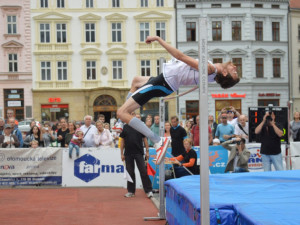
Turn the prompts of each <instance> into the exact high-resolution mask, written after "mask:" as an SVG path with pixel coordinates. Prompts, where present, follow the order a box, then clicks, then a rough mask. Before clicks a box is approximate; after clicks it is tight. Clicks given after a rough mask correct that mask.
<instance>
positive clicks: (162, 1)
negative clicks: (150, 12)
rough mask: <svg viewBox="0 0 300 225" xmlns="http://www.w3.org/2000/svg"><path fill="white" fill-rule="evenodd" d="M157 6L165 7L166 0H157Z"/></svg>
mask: <svg viewBox="0 0 300 225" xmlns="http://www.w3.org/2000/svg"><path fill="white" fill-rule="evenodd" d="M156 6H157V7H163V6H164V0H156Z"/></svg>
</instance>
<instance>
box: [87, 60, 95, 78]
mask: <svg viewBox="0 0 300 225" xmlns="http://www.w3.org/2000/svg"><path fill="white" fill-rule="evenodd" d="M86 79H87V80H96V61H87V62H86Z"/></svg>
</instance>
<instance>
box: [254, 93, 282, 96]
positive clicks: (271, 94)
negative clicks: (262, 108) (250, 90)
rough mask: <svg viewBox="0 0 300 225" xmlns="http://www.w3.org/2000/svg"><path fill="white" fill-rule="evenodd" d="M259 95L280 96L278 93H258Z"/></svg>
mask: <svg viewBox="0 0 300 225" xmlns="http://www.w3.org/2000/svg"><path fill="white" fill-rule="evenodd" d="M258 96H259V97H279V96H280V94H278V93H258Z"/></svg>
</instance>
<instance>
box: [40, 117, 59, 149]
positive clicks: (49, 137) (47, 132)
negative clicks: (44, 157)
mask: <svg viewBox="0 0 300 225" xmlns="http://www.w3.org/2000/svg"><path fill="white" fill-rule="evenodd" d="M55 139H56V137H55V133H53V131H52V128H51V126H50V124H49V123H45V124H44V127H43V128H42V142H43V143H44V147H49V146H51V143H52V142H53V141H55Z"/></svg>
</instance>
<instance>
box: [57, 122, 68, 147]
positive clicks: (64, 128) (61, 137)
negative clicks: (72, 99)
mask: <svg viewBox="0 0 300 225" xmlns="http://www.w3.org/2000/svg"><path fill="white" fill-rule="evenodd" d="M59 124H60V126H61V128H60V129H59V130H58V131H57V142H58V145H59V146H61V147H65V141H66V139H65V138H66V134H67V133H69V132H70V131H69V129H68V123H67V120H66V118H61V119H60V120H59Z"/></svg>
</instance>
